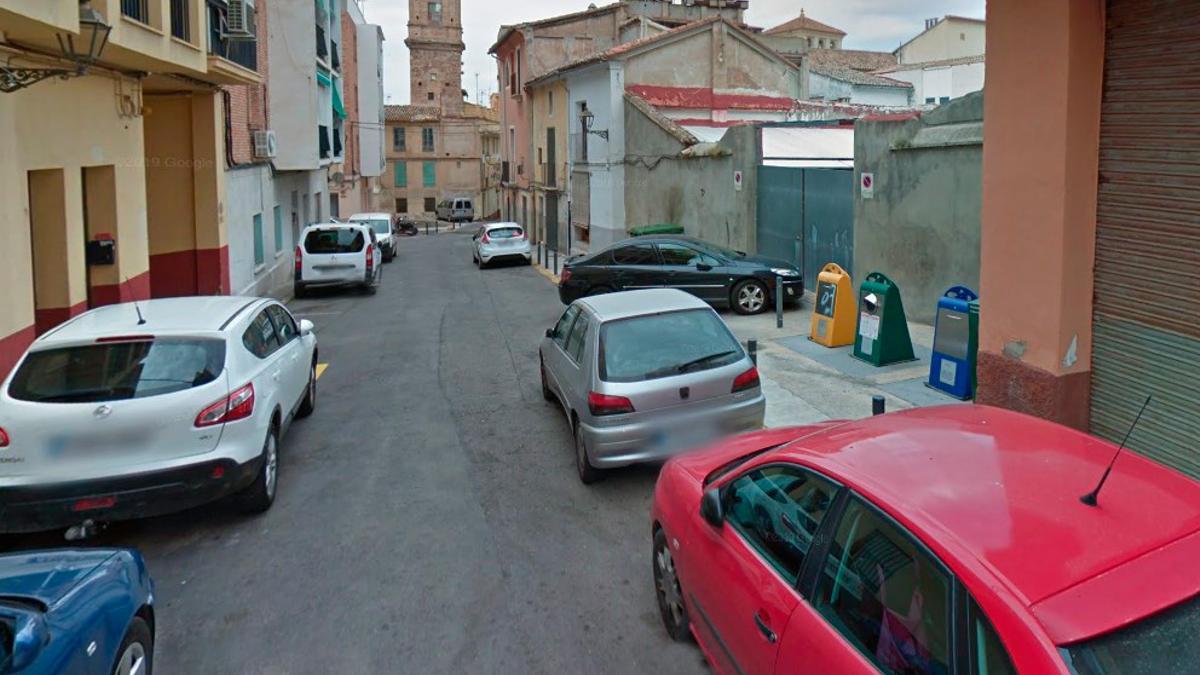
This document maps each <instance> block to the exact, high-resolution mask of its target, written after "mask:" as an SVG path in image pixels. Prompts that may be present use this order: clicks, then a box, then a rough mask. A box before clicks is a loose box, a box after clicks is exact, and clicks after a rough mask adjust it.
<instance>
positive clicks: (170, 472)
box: [0, 296, 317, 532]
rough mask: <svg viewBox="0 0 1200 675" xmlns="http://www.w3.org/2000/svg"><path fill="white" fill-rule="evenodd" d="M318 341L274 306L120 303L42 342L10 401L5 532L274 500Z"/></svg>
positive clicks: (4, 451) (258, 507)
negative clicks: (283, 443) (224, 501)
mask: <svg viewBox="0 0 1200 675" xmlns="http://www.w3.org/2000/svg"><path fill="white" fill-rule="evenodd" d="M316 365H317V338H316V336H315V335H314V334H313V326H312V323H310V322H308V321H297V320H296V319H295V318H294V317H293V316H292V314H291V313H290V312H289V311H288V310H287V308H285V307H284V306H283V305H281V304H279V303H278V302H275V301H274V300H265V299H261V298H238V297H223V296H222V297H192V298H171V299H163V300H150V301H147V302H142V303H137V304H134V303H126V304H122V305H111V306H108V307H101V308H98V309H94V310H91V311H90V312H87V313H85V314H81V315H80V316H77V317H75V318H74V319H71V320H69V321H67V322H66V323H64V324H62V325H60V326H59V327H58V328H55V329H53V330H51V331H50V332H48V333H46V334H45V335H43V336H41V337H40V338H38V339H37V340H36V341H34V343H33V344H32V345H31V346H30V347H29V349H28V351H27V352H26V353H25V355H24V356H23V357H22V359H21V361H20V362H19V363H18V364H17V367H16V368H15V369H14V370H13V372H12V374H11V375H9V377H8V379H7V380H6V381H5V382H4V385H3V390H0V515H2V517H0V532H32V531H40V530H49V529H55V528H59V527H70V526H73V525H78V524H81V523H83V522H85V521H87V520H93V521H97V522H103V521H114V520H126V519H131V518H142V517H146V516H153V515H160V514H164V513H170V512H175V511H180V510H183V509H186V508H189V507H192V506H197V505H200V504H203V503H206V502H210V501H213V500H216V499H219V498H221V497H224V496H226V495H236V497H237V499H238V500H239V502H240V504H241V506H242V507H243V508H244V509H245V510H247V511H250V512H261V511H265V510H267V509H268V508H270V506H271V504H272V502H273V501H274V500H275V492H276V485H277V476H278V472H277V470H278V466H279V447H280V439H281V438H283V435H284V433H285V432H286V431H287V429H288V426H289V425H290V424H291V422H292V420H293V419H294V418H297V417H306V416H308V415H310V414H312V412H313V408H314V407H315V405H316V401H317V370H316Z"/></svg>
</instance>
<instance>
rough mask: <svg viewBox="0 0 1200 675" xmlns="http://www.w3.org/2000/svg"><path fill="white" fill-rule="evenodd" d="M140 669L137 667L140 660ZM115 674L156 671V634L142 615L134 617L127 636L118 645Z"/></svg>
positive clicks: (114, 663) (142, 674)
mask: <svg viewBox="0 0 1200 675" xmlns="http://www.w3.org/2000/svg"><path fill="white" fill-rule="evenodd" d="M139 660H140V662H141V667H140V669H136V668H137V665H138V661H139ZM111 672H112V673H113V675H129V673H139V675H151V673H153V672H154V636H153V635H152V634H151V633H150V624H148V623H146V620H145V619H143V618H142V617H140V616H135V617H133V621H130V622H129V628H127V629H126V630H125V637H124V638H122V639H121V645H120V646H119V647H117V658H116V660H115V661H114V662H113V667H112V671H111Z"/></svg>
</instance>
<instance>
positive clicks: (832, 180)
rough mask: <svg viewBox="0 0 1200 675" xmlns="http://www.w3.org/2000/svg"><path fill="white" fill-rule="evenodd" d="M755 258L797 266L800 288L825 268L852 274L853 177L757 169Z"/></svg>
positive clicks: (813, 283) (844, 173) (835, 172)
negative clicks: (801, 279) (800, 271)
mask: <svg viewBox="0 0 1200 675" xmlns="http://www.w3.org/2000/svg"><path fill="white" fill-rule="evenodd" d="M758 253H759V255H765V256H770V257H772V258H780V259H782V260H790V261H792V262H794V263H796V264H797V265H800V267H801V269H803V270H804V287H805V288H810V289H811V288H816V285H817V274H818V273H820V271H821V268H822V267H823V266H825V264H826V263H831V262H832V263H837V264H838V265H841V266H842V268H843V269H845V270H847V271H849V272H853V269H852V264H853V262H854V172H853V171H852V170H850V169H801V168H793V167H781V166H760V167H758Z"/></svg>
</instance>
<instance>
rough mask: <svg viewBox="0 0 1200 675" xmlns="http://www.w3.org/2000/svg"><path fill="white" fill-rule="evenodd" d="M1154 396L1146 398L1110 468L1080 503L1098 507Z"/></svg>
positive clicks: (1109, 463) (1081, 498) (1110, 462)
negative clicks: (1122, 452)
mask: <svg viewBox="0 0 1200 675" xmlns="http://www.w3.org/2000/svg"><path fill="white" fill-rule="evenodd" d="M1151 398H1153V395H1149V396H1146V401H1145V403H1142V409H1141V410H1139V411H1138V414H1137V417H1135V418H1133V424H1131V425H1129V431H1126V432H1125V438H1123V439H1121V445H1120V447H1118V448H1117V451H1116V452H1115V453H1113V457H1112V459H1111V460H1110V461H1109V462H1108V468H1107V469H1105V470H1104V475H1103V476H1101V477H1100V482H1099V483H1097V484H1096V489H1094V490H1092V491H1091V492H1089V493H1087V494H1086V495H1084V496H1082V497H1080V498H1079V501H1081V502H1083V503H1084V504H1087V505H1088V506H1096V505H1097V503H1098V502H1097V501H1096V498H1097V497H1098V496H1099V495H1100V490H1101V488H1103V487H1104V482H1105V481H1107V480H1108V474H1110V473H1112V468H1113V465H1114V464H1116V463H1117V457H1120V456H1121V451H1122V450H1124V449H1125V444H1126V443H1128V442H1129V437H1130V436H1131V435H1132V434H1133V430H1134V429H1136V428H1137V425H1138V422H1140V421H1141V419H1142V413H1144V412H1146V406H1148V405H1150V399H1151Z"/></svg>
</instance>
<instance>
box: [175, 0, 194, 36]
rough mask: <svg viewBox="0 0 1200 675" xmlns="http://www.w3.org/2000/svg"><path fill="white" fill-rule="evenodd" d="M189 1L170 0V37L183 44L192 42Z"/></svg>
mask: <svg viewBox="0 0 1200 675" xmlns="http://www.w3.org/2000/svg"><path fill="white" fill-rule="evenodd" d="M191 5H192V3H191V0H171V35H172V36H174V37H177V38H179V39H180V40H183V41H185V42H191V41H192V7H191Z"/></svg>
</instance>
